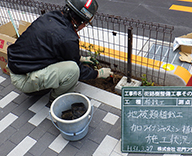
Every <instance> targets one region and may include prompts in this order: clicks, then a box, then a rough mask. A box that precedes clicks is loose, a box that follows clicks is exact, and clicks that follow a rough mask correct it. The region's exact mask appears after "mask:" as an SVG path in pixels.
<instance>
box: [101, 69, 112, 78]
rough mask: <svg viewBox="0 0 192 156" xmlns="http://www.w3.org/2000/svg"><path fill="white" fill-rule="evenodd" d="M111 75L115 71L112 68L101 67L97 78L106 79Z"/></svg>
mask: <svg viewBox="0 0 192 156" xmlns="http://www.w3.org/2000/svg"><path fill="white" fill-rule="evenodd" d="M110 75H113V72H112V71H111V69H110V68H101V69H99V70H98V76H97V78H104V79H106V78H107V77H109V76H110Z"/></svg>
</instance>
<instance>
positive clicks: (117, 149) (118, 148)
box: [113, 140, 128, 156]
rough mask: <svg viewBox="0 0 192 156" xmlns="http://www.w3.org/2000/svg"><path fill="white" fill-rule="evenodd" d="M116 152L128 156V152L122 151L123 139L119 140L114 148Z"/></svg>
mask: <svg viewBox="0 0 192 156" xmlns="http://www.w3.org/2000/svg"><path fill="white" fill-rule="evenodd" d="M113 151H114V152H115V153H117V154H119V155H121V156H127V155H128V153H122V152H121V140H118V143H117V145H116V146H115V148H114V150H113Z"/></svg>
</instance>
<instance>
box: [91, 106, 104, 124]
mask: <svg viewBox="0 0 192 156" xmlns="http://www.w3.org/2000/svg"><path fill="white" fill-rule="evenodd" d="M106 114H107V112H106V111H103V110H101V109H97V110H96V111H95V112H94V114H93V118H92V121H91V123H90V126H91V127H93V128H96V127H97V126H98V124H99V123H100V122H101V120H102V119H103V118H104V117H105V115H106Z"/></svg>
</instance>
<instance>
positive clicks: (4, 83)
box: [1, 75, 11, 87]
mask: <svg viewBox="0 0 192 156" xmlns="http://www.w3.org/2000/svg"><path fill="white" fill-rule="evenodd" d="M3 77H4V78H5V80H4V81H3V82H2V83H1V85H2V86H4V87H7V86H8V85H10V84H11V79H10V78H9V77H7V76H5V75H4V76H3Z"/></svg>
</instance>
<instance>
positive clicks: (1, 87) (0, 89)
mask: <svg viewBox="0 0 192 156" xmlns="http://www.w3.org/2000/svg"><path fill="white" fill-rule="evenodd" d="M4 88H5V87H3V86H1V84H0V91H2V90H3V89H4ZM1 97H3V96H2V95H0V99H1Z"/></svg>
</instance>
